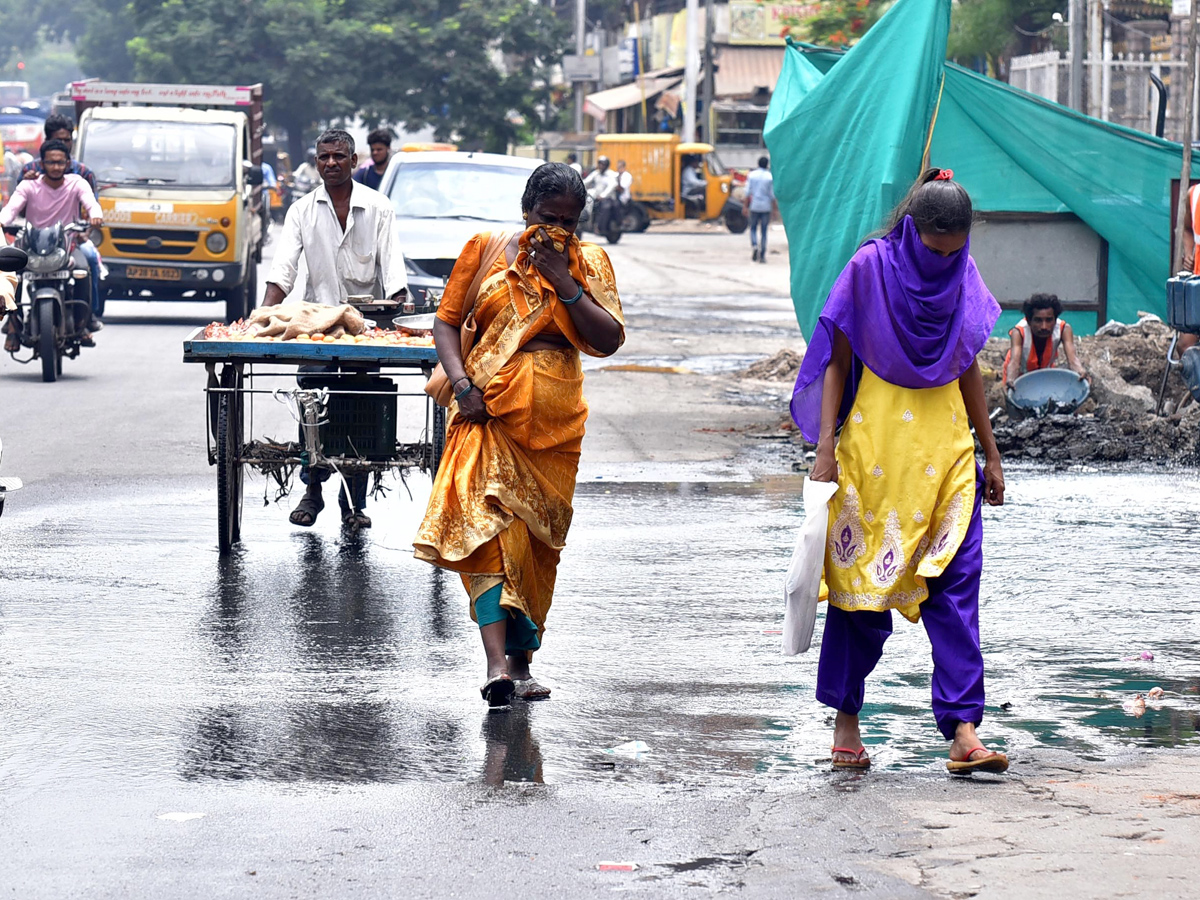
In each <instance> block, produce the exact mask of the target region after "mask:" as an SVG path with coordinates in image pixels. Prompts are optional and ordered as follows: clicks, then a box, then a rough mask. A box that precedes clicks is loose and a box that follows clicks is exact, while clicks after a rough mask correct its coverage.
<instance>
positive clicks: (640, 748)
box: [600, 741, 650, 759]
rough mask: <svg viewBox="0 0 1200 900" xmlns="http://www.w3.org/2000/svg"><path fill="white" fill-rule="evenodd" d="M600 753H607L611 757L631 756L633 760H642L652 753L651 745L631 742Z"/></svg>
mask: <svg viewBox="0 0 1200 900" xmlns="http://www.w3.org/2000/svg"><path fill="white" fill-rule="evenodd" d="M600 752H601V753H607V754H608V755H609V756H629V757H632V758H633V759H641V758H642V757H643V756H645V755H646V754H647V753H649V752H650V745H649V744H647V743H646V742H645V741H629V742H628V743H625V744H621V745H619V746H617V747H609V748H608V749H606V750H601V751H600Z"/></svg>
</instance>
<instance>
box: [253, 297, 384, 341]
mask: <svg viewBox="0 0 1200 900" xmlns="http://www.w3.org/2000/svg"><path fill="white" fill-rule="evenodd" d="M247 321H248V322H249V324H250V325H252V326H257V327H256V329H255V330H254V334H255V335H256V336H258V337H280V338H283V340H285V341H287V340H291V339H292V338H294V337H296V336H297V335H301V334H308V335H312V334H323V335H325V336H326V337H330V338H339V337H342V336H343V335H347V334H351V335H353V334H362V333H363V332H364V331H366V330H367V324H366V322H365V321H364V320H363V317H362V313H360V312H359V311H358V310H357V309H355V308H354V307H353V306H349V305H342V306H326V305H325V304H323V303H280V304H278V305H277V306H260V307H259V308H258V309H256V310H254V312H252V313H251V314H250V318H249V319H248V320H247Z"/></svg>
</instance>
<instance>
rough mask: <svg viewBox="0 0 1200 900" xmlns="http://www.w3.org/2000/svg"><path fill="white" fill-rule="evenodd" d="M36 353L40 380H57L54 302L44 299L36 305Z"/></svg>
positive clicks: (57, 363) (57, 364) (57, 362)
mask: <svg viewBox="0 0 1200 900" xmlns="http://www.w3.org/2000/svg"><path fill="white" fill-rule="evenodd" d="M37 314H38V355H39V356H41V358H42V381H45V382H51V381H57V380H58V373H59V371H60V368H59V361H58V341H56V340H55V338H54V304H53V303H51V302H50V301H48V300H47V301H46V302H44V303H42V304H40V305H39V306H38V311H37Z"/></svg>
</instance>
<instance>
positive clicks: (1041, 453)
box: [979, 316, 1200, 464]
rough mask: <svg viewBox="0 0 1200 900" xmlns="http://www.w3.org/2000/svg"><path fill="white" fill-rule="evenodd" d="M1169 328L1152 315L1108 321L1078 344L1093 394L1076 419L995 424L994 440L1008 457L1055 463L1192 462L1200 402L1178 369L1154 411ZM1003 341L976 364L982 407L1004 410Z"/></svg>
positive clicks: (992, 342) (993, 344) (996, 341)
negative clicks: (983, 384) (983, 387)
mask: <svg viewBox="0 0 1200 900" xmlns="http://www.w3.org/2000/svg"><path fill="white" fill-rule="evenodd" d="M1170 343H1171V330H1170V329H1169V328H1168V327H1167V326H1166V325H1165V324H1163V323H1162V322H1161V321H1160V320H1159V319H1158V318H1157V317H1154V316H1145V317H1143V318H1142V319H1141V321H1140V322H1138V324H1136V325H1120V324H1118V323H1115V322H1114V323H1109V324H1108V325H1107V326H1105V327H1104V328H1102V329H1101V330H1100V333H1098V334H1096V335H1089V336H1086V337H1080V338H1077V339H1076V347H1077V351H1078V353H1079V358H1080V361H1081V362H1082V363H1083V364H1084V366H1085V367H1086V368H1087V370H1088V374H1089V375H1091V378H1092V395H1091V397H1090V398H1089V399H1088V400H1087V402H1086V403H1084V405H1083V406H1081V407H1080V408H1079V409H1078V410H1077V411H1076V412H1075V413H1074V414H1072V415H1066V416H1046V417H1044V418H1041V419H1023V420H1013V419H1010V418H1009V417H1008V416H1007V414H1005V413H1004V412H1001V414H1000V416H999V417H998V418H996V419H995V420H994V423H993V424H994V430H995V432H996V442H997V444H999V446H1000V450H1001V452H1002V453H1003V454H1004V455H1005V456H1006V457H1008V458H1017V459H1021V458H1024V459H1040V460H1050V461H1058V462H1089V461H1090V462H1123V461H1134V462H1138V461H1141V462H1151V461H1160V462H1161V461H1174V462H1181V463H1191V464H1195V463H1196V462H1197V443H1198V440H1200V404H1197V403H1196V402H1195V401H1193V400H1192V398H1191V396H1190V395H1189V394H1188V392H1187V389H1186V387H1185V386H1184V383H1183V379H1182V378H1181V377H1180V375H1179V369H1178V367H1175V368H1173V369H1172V371H1171V375H1170V377H1169V378H1168V381H1167V392H1166V401H1165V402H1164V404H1163V411H1164V413H1165V415H1163V416H1159V415H1156V414H1155V406H1156V404H1157V402H1158V391H1159V388H1160V387H1161V385H1162V377H1163V371H1164V369H1165V368H1166V359H1167V348H1168V346H1170ZM1008 344H1009V342H1008V340H1007V339H1005V338H993V339H992V340H990V341H988V345H987V347H986V348H985V350H984V351H983V353H981V354H980V358H979V363H980V366H981V367H982V368H983V370H984V377H985V379H986V380H987V385H988V407H989V408H990V409H993V410H995V409H1000V410H1002V411H1003V410H1004V406H1005V405H1004V386H1003V384H1002V383H1001V380H1000V379H1001V371H1002V369H1003V367H1004V356H1005V354H1006V353H1007V352H1008Z"/></svg>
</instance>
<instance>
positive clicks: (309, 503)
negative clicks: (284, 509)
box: [288, 494, 325, 528]
mask: <svg viewBox="0 0 1200 900" xmlns="http://www.w3.org/2000/svg"><path fill="white" fill-rule="evenodd" d="M324 508H325V500H324V499H323V498H321V497H313V496H311V495H309V494H305V495H304V497H303V498H302V499H301V500H300V502H299V503H297V504H296V508H295V509H293V510H292V514H291V515H290V516H288V521H289V522H291V523H292V524H293V525H299V526H300V527H301V528H311V527H312V526H313V523H315V522H316V521H317V516H318V515H320V514H321V510H323V509H324ZM305 516H307V517H308V521H307V522H304V521H301V519H302V518H303V517H305Z"/></svg>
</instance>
